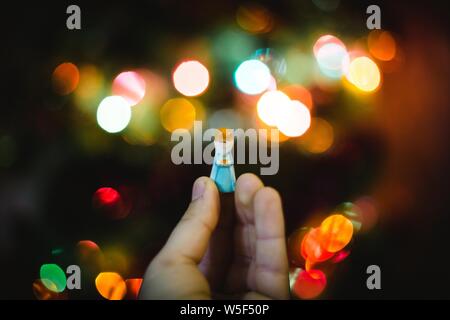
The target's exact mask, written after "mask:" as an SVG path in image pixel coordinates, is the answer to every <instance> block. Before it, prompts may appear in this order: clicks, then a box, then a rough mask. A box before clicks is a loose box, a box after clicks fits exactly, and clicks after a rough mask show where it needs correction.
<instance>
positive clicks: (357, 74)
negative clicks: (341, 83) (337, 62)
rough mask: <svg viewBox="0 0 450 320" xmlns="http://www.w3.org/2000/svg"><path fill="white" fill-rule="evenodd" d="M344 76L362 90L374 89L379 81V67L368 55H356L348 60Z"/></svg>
mask: <svg viewBox="0 0 450 320" xmlns="http://www.w3.org/2000/svg"><path fill="white" fill-rule="evenodd" d="M346 76H347V79H348V80H349V81H350V83H352V84H353V85H354V86H355V87H357V88H358V89H359V90H361V91H364V92H372V91H374V90H376V89H377V88H378V87H379V85H380V82H381V74H380V69H379V68H378V66H377V64H376V63H375V62H374V61H373V60H372V59H370V58H368V57H358V58H356V59H354V60H353V61H352V62H350V65H349V67H348V72H347V75H346Z"/></svg>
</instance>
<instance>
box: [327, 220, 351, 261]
mask: <svg viewBox="0 0 450 320" xmlns="http://www.w3.org/2000/svg"><path fill="white" fill-rule="evenodd" d="M319 234H320V235H319V236H320V242H321V246H322V248H323V249H324V250H326V251H328V252H338V251H340V250H342V249H343V248H344V247H345V246H346V245H347V244H348V243H349V242H350V240H351V239H352V236H353V224H352V222H351V221H350V220H349V219H347V218H346V217H344V216H343V215H341V214H333V215H331V216H329V217H328V218H326V219H325V220H324V221H323V222H322V224H321V225H320V227H319Z"/></svg>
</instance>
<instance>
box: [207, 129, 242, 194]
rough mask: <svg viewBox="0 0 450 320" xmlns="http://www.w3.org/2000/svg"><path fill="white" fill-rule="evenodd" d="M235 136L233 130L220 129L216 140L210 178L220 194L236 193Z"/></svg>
mask: <svg viewBox="0 0 450 320" xmlns="http://www.w3.org/2000/svg"><path fill="white" fill-rule="evenodd" d="M233 146H234V134H233V130H232V129H219V133H218V134H217V135H216V136H215V139H214V149H215V155H214V162H213V167H212V170H211V176H210V178H211V179H213V180H214V181H215V182H216V185H217V188H218V189H219V191H220V192H234V189H235V184H236V176H235V174H234V161H233Z"/></svg>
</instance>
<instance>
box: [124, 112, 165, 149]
mask: <svg viewBox="0 0 450 320" xmlns="http://www.w3.org/2000/svg"><path fill="white" fill-rule="evenodd" d="M131 113H132V116H131V120H130V123H129V124H128V126H127V130H126V131H125V132H124V134H123V138H124V140H125V141H127V142H128V143H129V144H132V145H144V146H149V145H152V144H154V143H155V142H156V141H157V139H158V134H159V130H160V123H159V114H158V112H157V110H156V108H152V107H150V106H149V105H147V104H145V105H142V104H141V105H140V106H139V107H137V108H132V109H131Z"/></svg>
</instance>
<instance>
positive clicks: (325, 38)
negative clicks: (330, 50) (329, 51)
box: [313, 34, 345, 57]
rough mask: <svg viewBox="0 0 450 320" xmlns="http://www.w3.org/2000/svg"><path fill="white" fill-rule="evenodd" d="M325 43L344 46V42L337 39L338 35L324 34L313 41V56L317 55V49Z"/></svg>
mask: <svg viewBox="0 0 450 320" xmlns="http://www.w3.org/2000/svg"><path fill="white" fill-rule="evenodd" d="M326 44H335V45H337V46H340V47H344V48H345V44H344V42H342V40H341V39H339V38H338V37H335V36H333V35H331V34H326V35H323V36H321V37H319V39H317V40H316V42H315V43H314V46H313V52H314V56H316V57H317V55H318V53H319V50H320V49H321V48H322V47H323V46H325V45H326Z"/></svg>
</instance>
